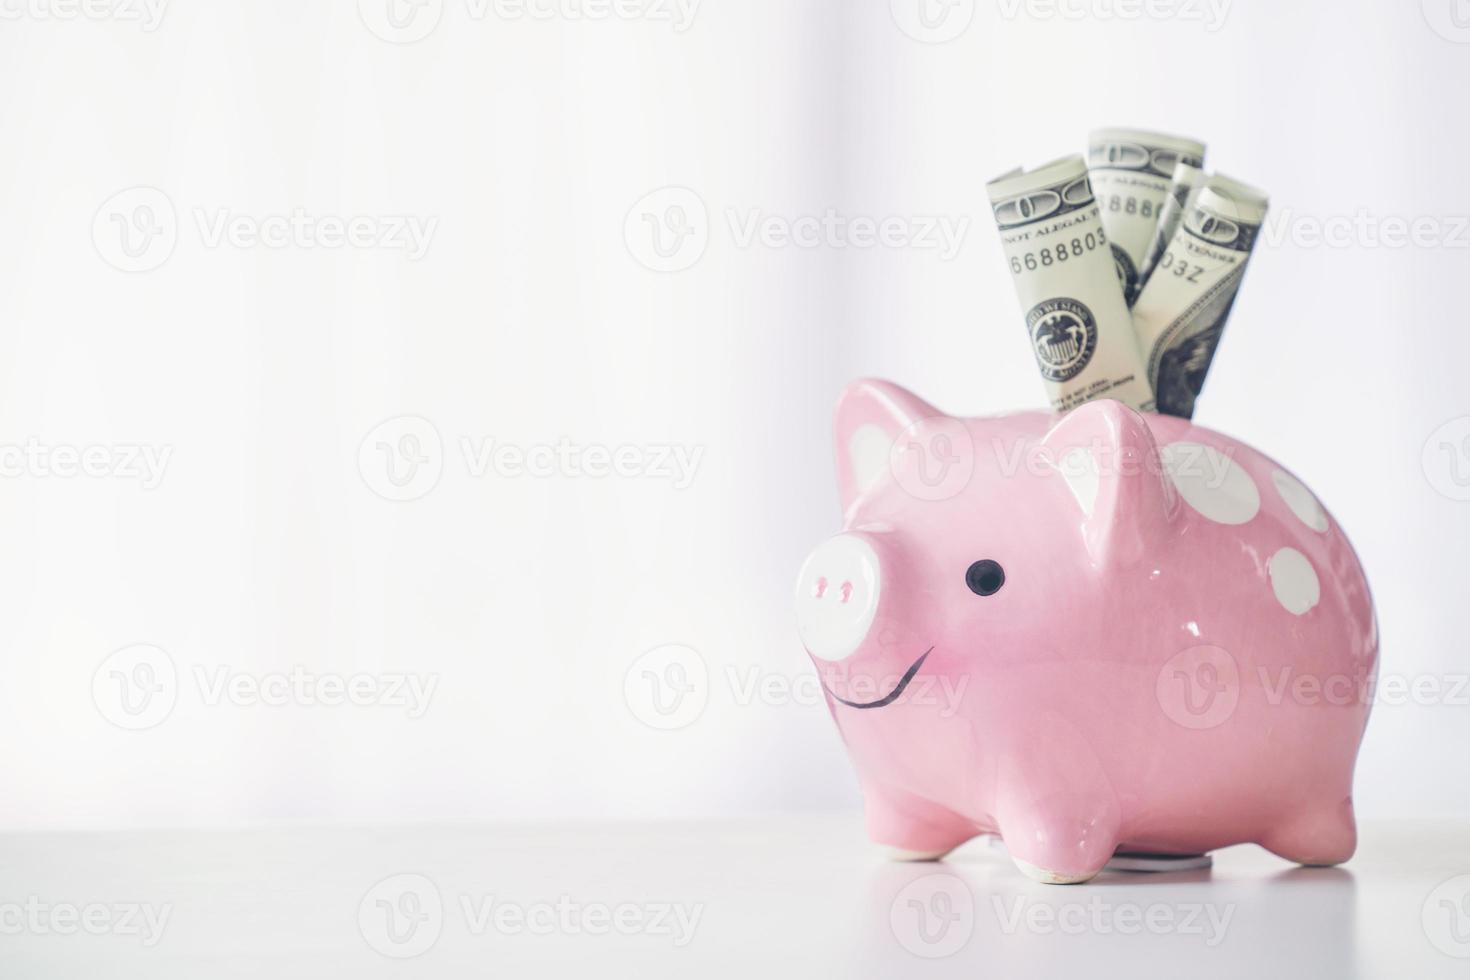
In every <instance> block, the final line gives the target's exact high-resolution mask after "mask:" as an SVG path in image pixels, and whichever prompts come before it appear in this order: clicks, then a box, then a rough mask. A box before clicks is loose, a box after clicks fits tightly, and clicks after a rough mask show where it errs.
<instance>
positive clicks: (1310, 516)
mask: <svg viewBox="0 0 1470 980" xmlns="http://www.w3.org/2000/svg"><path fill="white" fill-rule="evenodd" d="M1271 482H1272V483H1274V484H1276V492H1277V493H1279V494H1281V499H1282V500H1284V501H1286V506H1288V507H1290V508H1291V512H1292V513H1293V514H1295V515H1296V516H1297V519H1298V520H1300V521H1301V522H1302V523H1303V524H1305V525H1306V526H1307V527H1309V528H1311V529H1312V530H1313V531H1326V530H1327V512H1326V511H1324V510H1323V509H1322V505H1321V504H1319V503H1317V498H1316V497H1314V496H1312V491H1310V490H1308V489H1307V488H1306V487H1304V486H1302V481H1300V480H1298V479H1297V478H1296V477H1294V476H1292V475H1291V474H1290V473H1288V472H1286V471H1285V470H1277V471H1276V472H1274V473H1272V474H1271Z"/></svg>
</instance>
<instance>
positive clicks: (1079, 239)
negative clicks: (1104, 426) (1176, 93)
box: [986, 155, 1154, 412]
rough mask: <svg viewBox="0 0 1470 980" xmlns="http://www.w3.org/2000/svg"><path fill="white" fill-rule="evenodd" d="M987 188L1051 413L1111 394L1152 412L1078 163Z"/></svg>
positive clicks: (1072, 160)
mask: <svg viewBox="0 0 1470 980" xmlns="http://www.w3.org/2000/svg"><path fill="white" fill-rule="evenodd" d="M986 191H987V193H988V194H989V196H990V204H991V208H992V209H993V210H994V212H995V221H996V224H997V226H998V227H999V228H1000V239H1001V245H1002V247H1003V249H1004V251H1005V257H1006V263H1007V265H1008V266H1009V267H1010V270H1011V279H1012V281H1013V282H1014V283H1015V286H1016V295H1017V296H1018V297H1019V298H1020V300H1021V311H1022V313H1023V314H1024V316H1025V322H1026V333H1027V335H1028V337H1029V338H1030V341H1031V351H1032V353H1033V354H1034V355H1035V357H1036V364H1037V367H1038V368H1040V370H1041V377H1042V380H1043V381H1044V382H1045V384H1046V388H1047V395H1048V397H1049V398H1050V399H1051V404H1052V408H1053V409H1055V410H1056V411H1058V412H1064V411H1067V410H1068V409H1072V408H1076V407H1077V406H1078V405H1081V404H1082V403H1083V402H1087V401H1091V400H1092V399H1094V398H1116V399H1117V400H1119V401H1121V402H1123V403H1125V404H1127V405H1129V406H1131V407H1133V408H1136V409H1139V410H1142V411H1152V410H1153V407H1154V399H1153V392H1152V391H1151V390H1150V389H1149V386H1148V381H1147V379H1146V378H1145V375H1144V365H1143V357H1142V353H1141V352H1140V350H1139V347H1138V339H1137V335H1136V334H1135V333H1134V332H1133V323H1132V320H1131V318H1130V317H1129V315H1128V306H1127V304H1126V303H1124V302H1123V290H1122V288H1121V287H1120V286H1119V284H1118V277H1117V275H1116V274H1115V273H1114V272H1113V263H1112V261H1111V259H1112V256H1111V254H1110V252H1109V249H1108V243H1109V240H1108V234H1107V231H1106V229H1105V228H1104V227H1103V223H1102V218H1101V216H1100V215H1099V213H1098V207H1097V202H1096V200H1095V199H1094V198H1093V194H1092V186H1091V184H1090V182H1089V181H1088V177H1087V164H1086V163H1085V162H1084V161H1083V159H1082V157H1081V156H1076V155H1074V156H1069V157H1063V158H1062V159H1060V160H1056V161H1053V162H1051V163H1048V164H1045V165H1043V166H1041V167H1038V168H1036V169H1035V170H1032V171H1030V172H1029V173H1028V172H1020V173H1017V172H1016V171H1011V172H1010V173H1007V174H1003V175H1002V176H1000V177H997V178H996V179H995V180H993V181H991V182H990V183H989V184H987V185H986Z"/></svg>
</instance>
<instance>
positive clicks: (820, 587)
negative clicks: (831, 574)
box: [812, 578, 827, 599]
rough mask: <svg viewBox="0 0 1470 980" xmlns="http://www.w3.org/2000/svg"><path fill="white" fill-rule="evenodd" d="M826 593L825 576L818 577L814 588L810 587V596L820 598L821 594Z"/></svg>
mask: <svg viewBox="0 0 1470 980" xmlns="http://www.w3.org/2000/svg"><path fill="white" fill-rule="evenodd" d="M826 594H827V580H826V579H825V578H819V579H817V585H816V588H814V589H812V598H814V599H820V598H822V596H824V595H826Z"/></svg>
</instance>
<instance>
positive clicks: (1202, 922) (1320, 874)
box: [850, 859, 1359, 980]
mask: <svg viewBox="0 0 1470 980" xmlns="http://www.w3.org/2000/svg"><path fill="white" fill-rule="evenodd" d="M1095 885H1096V887H1094V888H1089V889H1085V890H1077V889H1055V888H1047V887H1045V886H1043V885H1039V884H1036V883H1035V882H1032V881H1030V880H1028V879H1026V878H1023V877H1021V876H1019V875H1016V874H1015V873H1014V872H1013V871H1012V870H1011V869H1010V868H1009V867H1008V866H1006V865H1004V864H1002V863H1000V862H999V861H995V860H990V861H986V860H983V859H982V860H967V861H962V862H956V863H953V864H946V865H942V866H935V865H891V864H890V865H886V866H880V867H879V868H878V869H876V870H875V873H874V874H873V876H872V879H871V881H870V888H869V890H868V893H867V896H866V901H865V902H864V903H863V906H862V912H861V915H862V917H863V921H862V922H861V925H860V929H858V930H855V931H856V932H857V933H858V934H860V935H862V936H864V937H865V938H864V940H863V941H862V942H861V944H860V947H859V948H858V949H857V950H855V951H854V957H853V962H852V963H851V964H850V972H851V973H852V974H853V975H856V976H865V977H866V976H872V977H894V976H907V975H910V974H911V973H913V972H914V969H915V968H916V967H918V966H920V964H917V963H916V962H915V961H916V960H934V961H939V962H935V963H933V964H929V965H926V966H925V969H926V971H928V972H926V974H925V975H930V973H931V972H932V973H933V974H934V975H943V974H947V973H952V974H953V975H955V976H966V977H971V978H973V977H990V976H994V977H1029V976H1038V977H1058V976H1090V977H1106V976H1140V975H1147V976H1176V977H1177V976H1188V977H1220V978H1231V980H1234V978H1239V977H1242V976H1255V975H1264V976H1296V975H1302V976H1331V977H1341V978H1345V980H1350V978H1352V977H1355V976H1357V975H1358V971H1357V968H1356V966H1355V961H1356V960H1357V957H1358V952H1359V951H1358V950H1357V949H1356V948H1355V946H1354V941H1353V938H1352V937H1353V934H1354V921H1355V918H1356V915H1357V901H1356V883H1355V882H1354V880H1353V876H1352V874H1351V873H1349V872H1348V871H1346V870H1343V869H1340V868H1294V869H1290V870H1287V871H1282V872H1278V873H1275V874H1267V875H1260V876H1254V877H1247V876H1241V875H1239V874H1230V875H1213V874H1212V873H1211V872H1210V871H1208V870H1202V871H1187V872H1178V873H1166V874H1142V873H1130V872H1114V871H1107V872H1104V873H1103V874H1101V875H1100V876H1099V877H1098V878H1096V879H1095Z"/></svg>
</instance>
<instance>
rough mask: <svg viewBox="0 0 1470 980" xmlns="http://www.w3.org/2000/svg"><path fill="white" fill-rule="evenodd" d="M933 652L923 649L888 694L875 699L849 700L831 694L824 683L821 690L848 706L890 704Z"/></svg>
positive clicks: (861, 706)
mask: <svg viewBox="0 0 1470 980" xmlns="http://www.w3.org/2000/svg"><path fill="white" fill-rule="evenodd" d="M933 652H934V648H933V647H930V648H929V649H927V650H925V651H924V653H923V656H921V657H919V659H918V660H915V661H914V663H913V666H911V667H909V669H908V670H906V671H904V673H903V676H902V677H900V678H899V679H898V685H897V686H896V687H894V689H893V690H892V691H889V692H888V696H887V697H882V698H879V699H878V700H876V701H849V700H847V698H839V697H838V696H837V695H836V694H832V689H831V688H829V687H828V686H827V685H826V684H823V685H822V690H824V691H826V692H827V693H828V694H831V695H832V699H833V700H835V701H838V702H840V703H842V704H845V705H847V706H848V707H849V708H881V707H883V706H884V705H886V704H892V703H893V702H894V701H896V700H897V699H898V696H899V695H900V694H902V693H903V689H904V688H906V687H908V686H909V681H911V680H913V679H914V675H915V674H917V673H918V672H919V668H920V667H921V666H923V663H924V661H925V660H926V659H927V658H928V656H929V654H931V653H933Z"/></svg>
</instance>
